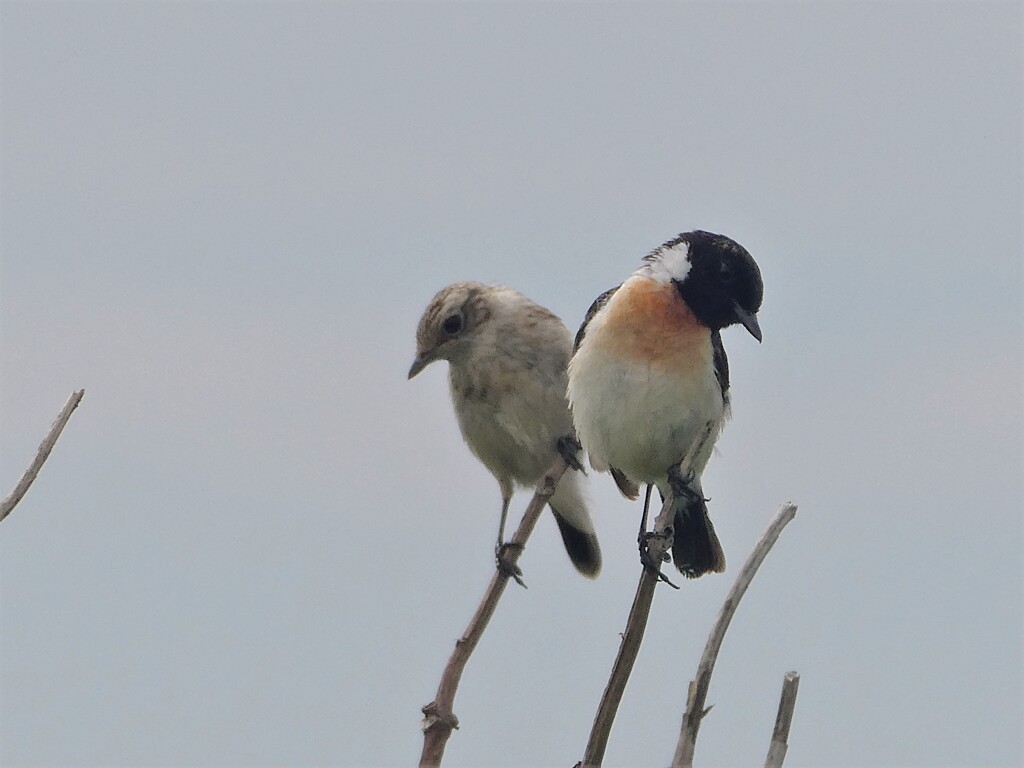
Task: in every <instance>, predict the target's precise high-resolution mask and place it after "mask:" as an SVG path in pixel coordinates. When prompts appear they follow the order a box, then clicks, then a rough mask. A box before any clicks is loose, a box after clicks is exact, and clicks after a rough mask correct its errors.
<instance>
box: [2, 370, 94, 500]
mask: <svg viewBox="0 0 1024 768" xmlns="http://www.w3.org/2000/svg"><path fill="white" fill-rule="evenodd" d="M84 394H85V390H84V389H80V390H78V391H77V392H72V393H71V397H69V398H68V402H67V404H66V405H65V406H64V410H62V411H61V412H60V415H59V416H57V420H56V421H55V422H53V426H52V427H50V432H49V434H48V435H47V436H46V438H45V439H44V440H43V442H42V443H40V445H39V450H38V451H37V452H36V457H35V459H33V460H32V463H31V464H29V467H28V469H26V470H25V474H24V475H22V476H21V480H19V481H18V484H17V485H16V486H14V490H13V491H11V493H10V495H9V496H8V497H7V498H6V499H4V500H3V502H2V503H0V520H3V519H4V518H5V517H7V516H8V515H9V514H11V510H12V509H14V508H15V506H17V504H18V502H19V501H21V499H22V497H23V496H24V495H25V493H26V492H27V491H28V489H29V486H31V485H32V483H33V482H34V481H35V479H36V475H38V474H39V470H40V469H42V468H43V462H45V461H46V457H47V456H49V455H50V451H52V450H53V446H54V445H56V443H57V438H58V437H60V433H61V431H63V429H64V425H65V424H67V423H68V419H70V418H71V414H72V413H74V410H75V408H77V407H78V404H79V403H80V402H82V396H83V395H84Z"/></svg>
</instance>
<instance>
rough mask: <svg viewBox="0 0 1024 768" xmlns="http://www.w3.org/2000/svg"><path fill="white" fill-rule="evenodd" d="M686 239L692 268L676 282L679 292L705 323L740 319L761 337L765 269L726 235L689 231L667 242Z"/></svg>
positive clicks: (729, 322)
mask: <svg viewBox="0 0 1024 768" xmlns="http://www.w3.org/2000/svg"><path fill="white" fill-rule="evenodd" d="M681 243H686V244H687V246H688V260H689V262H690V268H689V270H688V271H687V273H686V275H685V276H684V277H683V278H682V279H681V280H679V279H675V280H673V281H672V282H673V283H674V284H675V286H676V290H678V291H679V295H680V296H682V297H683V300H684V301H685V302H686V303H687V304H688V305H689V307H690V309H691V310H693V313H694V314H695V315H696V316H697V319H698V320H700V321H701V322H702V323H704V325H706V326H708V327H709V328H711V329H712V330H718V329H720V328H725V327H726V326H729V325H733V324H735V323H740V324H741V325H743V327H744V328H746V329H747V330H748V331H750V335H751V336H753V337H754V338H755V339H757V340H758V341H760V340H761V328H760V326H759V325H758V323H757V311H758V310H759V309H760V308H761V298H762V295H763V293H764V287H763V285H762V284H761V270H760V269H758V268H757V263H756V262H755V261H754V259H753V257H751V255H750V254H749V253H747V249H746V248H744V247H743V246H742V245H740V244H739V243H737V242H736V241H735V240H732V239H731V238H728V237H726V236H725V235H716V234H713V233H711V232H702V231H700V230H698V231H695V232H687V233H685V234H682V235H680V236H679V237H677V238H676V239H675V240H673V241H672V242H671V243H666V244H665V245H664V246H662V248H665V247H666V246H668V247H671V246H678V245H680V244H681Z"/></svg>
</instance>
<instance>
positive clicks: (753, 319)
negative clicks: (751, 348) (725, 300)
mask: <svg viewBox="0 0 1024 768" xmlns="http://www.w3.org/2000/svg"><path fill="white" fill-rule="evenodd" d="M732 306H733V309H734V310H736V317H737V318H738V319H739V321H740V322H741V323H743V327H744V328H746V329H747V330H748V331H750V335H751V336H753V337H754V338H755V339H757V340H758V341H761V326H760V325H758V324H757V315H755V314H754V313H753V312H748V311H747V310H745V309H744V308H743V307H741V306H740V305H739V304H737V303H736V302H733V305H732Z"/></svg>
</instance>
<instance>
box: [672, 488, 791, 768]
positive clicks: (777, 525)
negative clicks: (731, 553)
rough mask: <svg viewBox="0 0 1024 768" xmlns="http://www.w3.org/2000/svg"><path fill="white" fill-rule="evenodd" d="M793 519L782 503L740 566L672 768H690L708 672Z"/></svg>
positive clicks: (694, 685)
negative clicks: (759, 572) (760, 571)
mask: <svg viewBox="0 0 1024 768" xmlns="http://www.w3.org/2000/svg"><path fill="white" fill-rule="evenodd" d="M795 516H796V506H795V505H793V504H784V505H783V506H782V509H780V510H779V512H778V514H777V515H776V516H775V519H774V520H772V523H771V525H769V526H768V528H767V530H766V531H765V532H764V533H763V534H762V535H761V540H760V541H758V542H757V546H755V547H754V550H753V552H751V553H750V556H749V557H748V558H747V562H746V563H744V564H743V568H742V569H741V570H740V573H739V576H737V577H736V583H735V584H733V585H732V589H731V590H730V591H729V594H728V595H727V596H726V598H725V602H724V603H723V604H722V607H721V609H720V610H719V612H718V620H717V621H716V622H715V626H714V627H713V628H712V629H711V634H710V635H709V636H708V641H707V644H706V645H705V646H704V655H703V656H701V660H700V665H699V666H698V667H697V677H696V679H694V680H692V681H691V682H690V687H689V693H688V696H687V701H686V714H685V715H683V724H682V728H681V729H680V733H679V742H678V743H677V744H676V751H675V756H674V757H673V758H672V768H692V766H693V751H694V747H695V745H696V743H697V731H698V730H699V729H700V722H701V720H702V719H703V718H704V715H706V714H707V711H708V710H706V709H704V701H705V699H706V698H707V695H708V687H709V686H710V685H711V673H712V672H713V671H714V668H715V661H716V660H717V658H718V651H719V649H721V647H722V640H723V639H724V638H725V631H726V630H727V629H728V628H729V622H730V621H732V617H733V614H735V613H736V608H737V607H738V605H739V602H740V599H741V598H742V597H743V594H744V593H745V592H746V591H747V587H749V586H750V582H751V581H753V579H754V574H756V573H757V569H758V568H760V567H761V563H763V562H764V559H765V557H767V556H768V552H769V550H771V548H772V545H774V544H775V542H776V541H777V540H778V538H779V534H781V533H782V529H783V528H785V527H786V525H787V524H788V523H789V521H790V520H792V519H793V518H794V517H795Z"/></svg>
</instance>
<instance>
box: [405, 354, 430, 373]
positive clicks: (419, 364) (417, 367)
mask: <svg viewBox="0 0 1024 768" xmlns="http://www.w3.org/2000/svg"><path fill="white" fill-rule="evenodd" d="M429 364H430V358H429V357H427V356H426V355H416V359H415V360H413V361H412V366H411V367H410V368H409V378H410V379H411V378H412V377H413V376H415V375H416V374H417V373H419V372H420V371H422V370H423V369H424V368H426V367H427V366H428V365H429Z"/></svg>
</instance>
